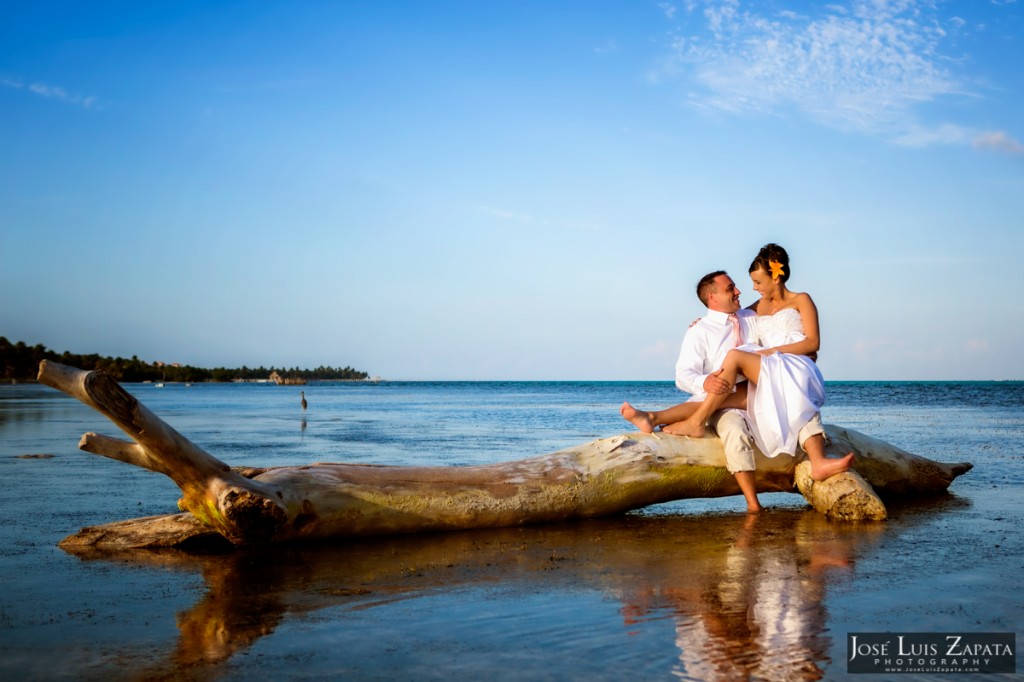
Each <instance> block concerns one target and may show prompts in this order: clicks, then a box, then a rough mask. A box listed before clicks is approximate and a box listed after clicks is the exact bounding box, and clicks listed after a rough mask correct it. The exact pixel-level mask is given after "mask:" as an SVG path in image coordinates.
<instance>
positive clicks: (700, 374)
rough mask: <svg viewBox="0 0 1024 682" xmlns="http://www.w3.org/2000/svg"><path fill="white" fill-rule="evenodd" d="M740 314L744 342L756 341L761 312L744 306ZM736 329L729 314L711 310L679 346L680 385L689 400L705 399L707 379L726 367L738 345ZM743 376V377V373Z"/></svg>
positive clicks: (677, 368)
mask: <svg viewBox="0 0 1024 682" xmlns="http://www.w3.org/2000/svg"><path fill="white" fill-rule="evenodd" d="M736 316H737V317H738V318H739V320H740V341H741V343H755V342H756V341H757V314H756V313H755V312H754V311H753V310H747V309H746V308H741V309H739V310H737V311H736ZM732 332H733V329H732V322H730V321H729V314H728V313H723V312H719V311H717V310H709V311H708V314H707V315H705V316H704V317H702V318H700V319H699V320H697V323H696V324H694V325H693V326H692V327H690V328H689V329H687V330H686V334H685V335H684V336H683V345H682V347H681V348H680V349H679V359H678V360H676V386H677V387H678V388H679V390H680V391H685V392H687V393H690V394H691V396H692V397H691V398H690V399H689V400H688V401H687V402H690V401H694V400H704V398H705V397H706V395H707V394H706V393H705V392H704V380H705V379H707V378H708V375H709V374H711V373H712V372H714V371H715V370H717V369H719V368H720V367H721V366H722V363H723V362H724V361H725V356H726V354H727V353H728V352H729V351H730V350H732V349H733V348H735V347H736V343H735V339H733V335H732ZM739 378H740V379H743V377H742V376H741V377H739ZM743 380H745V379H743Z"/></svg>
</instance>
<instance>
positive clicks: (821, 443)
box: [803, 434, 853, 481]
mask: <svg viewBox="0 0 1024 682" xmlns="http://www.w3.org/2000/svg"><path fill="white" fill-rule="evenodd" d="M803 447H804V452H806V453H807V459H809V460H810V461H811V478H812V479H814V480H815V481H824V480H825V479H826V478H829V477H831V476H835V475H836V474H841V473H843V472H844V471H848V470H849V468H850V467H851V466H852V465H853V453H852V452H849V453H847V454H846V455H845V456H844V457H839V458H838V459H832V458H830V457H826V456H825V437H824V436H822V435H821V434H816V435H814V436H811V437H810V438H808V439H807V440H806V441H804V446H803Z"/></svg>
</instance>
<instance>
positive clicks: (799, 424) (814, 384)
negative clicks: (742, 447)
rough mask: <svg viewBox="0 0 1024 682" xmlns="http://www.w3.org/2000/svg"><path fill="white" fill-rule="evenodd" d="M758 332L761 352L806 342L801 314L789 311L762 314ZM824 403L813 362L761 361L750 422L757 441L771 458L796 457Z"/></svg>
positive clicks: (777, 356) (750, 394)
mask: <svg viewBox="0 0 1024 682" xmlns="http://www.w3.org/2000/svg"><path fill="white" fill-rule="evenodd" d="M757 333H758V337H759V339H760V341H761V346H760V347H761V348H773V347H776V346H782V345H785V344H787V343H796V342H797V341H802V340H803V339H804V338H805V337H804V328H803V321H802V320H801V318H800V311H798V310H797V309H796V308H786V309H785V310H780V311H779V312H777V313H775V314H774V315H758V316H757ZM741 348H742V349H745V350H750V349H751V347H750V346H742V347H741ZM754 348H756V346H755V347H754ZM824 404H825V380H824V379H823V378H822V376H821V371H820V370H819V369H818V366H817V365H816V364H815V363H814V361H813V360H811V359H810V358H809V357H807V356H806V355H792V354H790V353H772V354H771V355H763V356H761V375H760V377H759V378H758V380H757V385H756V386H755V385H754V384H753V383H750V386H749V387H748V388H747V417H748V418H749V421H750V425H751V430H752V431H753V434H754V442H756V443H757V447H758V448H759V449H760V450H761V452H763V453H764V454H765V456H767V457H775V456H777V455H783V454H785V455H794V454H796V451H797V448H798V446H799V444H798V443H797V434H798V433H799V432H800V429H801V428H803V426H804V424H806V423H807V422H808V421H810V419H811V418H812V417H813V416H814V415H815V414H816V413H817V412H819V411H820V410H821V408H822V406H823V405H824Z"/></svg>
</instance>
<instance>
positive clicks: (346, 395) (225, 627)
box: [0, 381, 1024, 682]
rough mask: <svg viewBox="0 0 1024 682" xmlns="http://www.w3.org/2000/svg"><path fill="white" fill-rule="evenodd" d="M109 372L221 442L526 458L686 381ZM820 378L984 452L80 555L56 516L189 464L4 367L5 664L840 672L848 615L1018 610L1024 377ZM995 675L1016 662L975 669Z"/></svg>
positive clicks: (162, 673) (413, 673)
mask: <svg viewBox="0 0 1024 682" xmlns="http://www.w3.org/2000/svg"><path fill="white" fill-rule="evenodd" d="M125 387H126V389H127V390H128V391H129V392H131V393H133V394H134V395H135V396H136V397H138V398H139V399H140V400H141V401H142V402H143V403H144V404H145V405H146V406H147V407H149V408H150V409H151V410H152V411H153V412H155V413H156V414H157V415H159V416H160V417H161V418H163V419H164V420H165V421H167V422H168V423H169V424H171V425H172V426H174V427H175V428H176V429H177V430H178V431H180V432H181V433H182V434H184V435H185V436H186V437H188V438H189V439H191V440H192V441H193V442H195V443H196V444H198V445H200V446H201V447H203V448H204V449H206V450H207V451H208V452H210V453H211V454H213V455H214V456H216V457H218V458H219V459H221V460H223V461H225V462H227V463H229V464H231V465H236V466H276V465H288V464H307V463H313V462H362V463H375V464H384V465H442V466H464V465H474V464H485V463H490V462H498V461H505V460H512V459H521V458H526V457H532V456H534V455H539V454H544V453H547V452H554V451H556V450H560V449H562V448H565V447H568V446H571V445H576V444H579V443H582V442H587V441H590V440H594V439H597V438H604V437H608V436H612V435H615V434H618V433H622V432H627V431H630V430H631V427H630V425H629V424H628V423H626V422H625V421H624V420H623V419H622V418H621V417H620V416H619V414H618V408H619V405H620V404H621V403H622V401H623V400H629V401H630V402H632V403H633V404H634V405H637V406H642V407H662V406H666V405H668V404H671V403H674V402H677V401H679V400H681V399H682V398H683V397H684V396H683V394H681V393H679V392H678V391H677V390H676V389H675V387H674V386H673V385H672V384H671V383H668V382H390V381H385V382H381V383H369V382H356V383H312V384H309V385H306V386H302V387H296V386H275V385H271V384H196V385H194V386H185V385H183V384H168V385H167V386H165V387H157V386H156V385H154V384H127V385H126V386H125ZM826 388H827V393H828V404H827V405H826V406H825V408H824V410H823V412H822V417H823V419H824V421H825V422H826V423H833V424H839V425H842V426H845V427H847V428H852V429H855V430H858V431H862V432H864V433H867V434H869V435H871V436H874V437H877V438H881V439H883V440H886V441H888V442H890V443H893V444H894V445H897V446H899V447H902V448H904V449H906V450H908V451H910V452H913V453H915V454H918V455H922V456H924V457H928V458H931V459H935V460H939V461H948V462H959V461H968V462H971V463H973V464H974V468H973V470H972V471H970V472H968V473H967V474H965V475H963V476H961V477H960V478H958V479H957V480H956V481H954V483H953V484H952V486H951V488H950V494H949V495H947V496H943V497H940V498H938V499H932V500H918V501H911V502H905V503H895V504H892V505H890V518H889V519H888V520H887V521H885V522H882V523H867V524H863V523H862V524H843V523H837V522H829V521H826V520H824V519H822V518H821V517H820V516H819V515H818V514H817V513H816V512H814V511H812V510H809V509H808V508H807V506H806V504H805V503H804V500H803V498H802V497H800V496H799V495H795V494H786V493H775V494H769V495H762V496H761V500H762V504H764V505H765V506H767V507H769V511H767V512H766V513H764V514H762V515H761V516H760V517H749V516H747V515H746V514H743V513H742V511H743V509H744V505H743V502H742V499H741V498H738V497H730V498H721V499H713V500H680V501H676V502H672V503H667V504H662V505H656V506H653V507H649V508H647V509H643V510H638V511H635V512H631V513H629V514H627V515H624V516H622V517H616V518H612V519H601V520H594V521H586V522H581V523H570V524H555V525H550V526H537V527H530V528H512V529H501V530H488V531H484V530H481V531H467V532H459V533H447V534H435V535H420V536H407V537H392V538H376V539H368V540H359V541H346V542H335V543H324V544H318V545H314V546H292V547H278V548H270V549H264V550H252V551H240V552H234V553H231V554H227V555H202V556H195V555H187V554H184V553H181V552H144V553H131V554H125V555H119V556H76V555H72V554H69V553H67V552H65V551H63V550H61V549H60V548H58V547H57V546H56V545H57V543H58V542H59V541H60V540H61V539H62V538H63V537H65V536H66V535H69V534H71V533H73V532H75V531H77V530H78V529H79V528H81V527H83V526H87V525H95V524H102V523H109V522H113V521H117V520H122V519H128V518H135V517H140V516H147V515H154V514H164V513H172V512H175V511H176V500H177V498H178V490H177V488H176V487H175V486H174V485H173V484H172V483H171V482H170V480H169V479H167V478H165V477H163V476H160V475H157V474H154V473H151V472H147V471H143V470H141V469H137V468H134V467H130V466H128V465H125V464H121V463H119V462H115V461H113V460H107V459H104V458H101V457H96V456H94V455H89V454H87V453H84V452H81V451H79V450H78V449H77V443H78V439H79V438H80V436H81V435H82V434H83V433H85V432H87V431H95V432H98V433H105V434H108V435H114V436H120V435H121V434H120V432H119V431H118V430H117V429H116V427H114V426H113V425H112V424H110V423H109V422H108V421H107V420H106V419H105V418H104V417H102V416H101V415H99V414H98V413H96V412H94V411H92V410H91V409H89V408H87V407H85V406H83V405H81V404H80V403H78V402H77V401H74V400H72V399H70V398H67V397H66V396H64V395H63V394H61V393H59V392H57V391H55V390H53V389H50V388H47V387H45V386H40V385H35V384H19V385H14V386H10V385H4V386H0V475H2V480H3V481H4V483H5V486H4V495H3V503H2V505H0V576H2V578H3V585H4V589H3V591H2V594H0V678H3V679H75V680H79V679H97V680H99V679H104V680H106V679H162V678H166V679H217V680H220V679H224V680H233V679H252V678H253V677H255V678H259V679H263V678H267V677H274V678H278V679H324V678H339V679H341V678H344V679H417V680H419V679H444V680H452V679H470V678H472V679H478V678H492V679H529V680H537V679H558V680H564V679H582V678H586V679H596V680H619V679H622V678H624V677H629V678H631V679H673V680H675V679H683V680H716V679H721V680H734V679H742V678H748V679H766V680H776V679H779V680H786V679H798V680H816V679H828V680H833V679H847V677H848V673H847V672H846V670H847V666H846V657H847V636H848V635H849V634H850V633H866V632H878V631H891V632H898V631H899V632H902V631H907V632H964V631H966V632H1003V633H1005V632H1012V633H1017V632H1021V631H1022V626H1024V599H1022V598H1021V596H1020V595H1021V590H1020V586H1019V581H1020V572H1021V569H1022V568H1024V558H1022V557H1024V533H1022V530H1021V529H1022V523H1024V502H1022V496H1021V488H1022V486H1024V383H1022V382H829V383H827V384H826ZM300 390H302V391H304V392H305V396H306V398H307V400H308V402H309V408H308V410H306V411H305V412H303V411H302V409H301V407H300V402H299V391H300ZM989 677H991V679H1005V678H1004V677H1003V678H1001V677H998V676H988V675H983V674H981V675H978V674H975V675H970V679H972V680H973V679H986V678H989ZM953 678H954V679H958V678H957V677H956V676H953ZM849 679H861V680H862V679H865V677H864V676H863V675H852V676H850V677H849ZM876 679H877V678H876ZM899 679H900V680H906V681H908V682H909V681H910V680H920V679H935V680H940V679H941V680H948V679H950V675H949V674H941V673H928V672H925V673H903V674H901V675H900V677H899Z"/></svg>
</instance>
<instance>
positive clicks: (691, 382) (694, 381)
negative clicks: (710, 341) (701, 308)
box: [676, 326, 708, 395]
mask: <svg viewBox="0 0 1024 682" xmlns="http://www.w3.org/2000/svg"><path fill="white" fill-rule="evenodd" d="M702 341H703V335H702V334H701V333H700V332H699V331H698V327H696V326H693V327H690V328H689V329H688V330H686V335H685V336H683V344H682V346H681V347H680V349H679V359H678V360H676V388H678V389H679V390H680V391H685V392H686V393H689V394H690V395H700V394H702V393H704V380H705V379H707V376H708V375H707V374H706V373H705V370H704V357H705V355H707V348H706V346H707V344H706V343H702Z"/></svg>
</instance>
